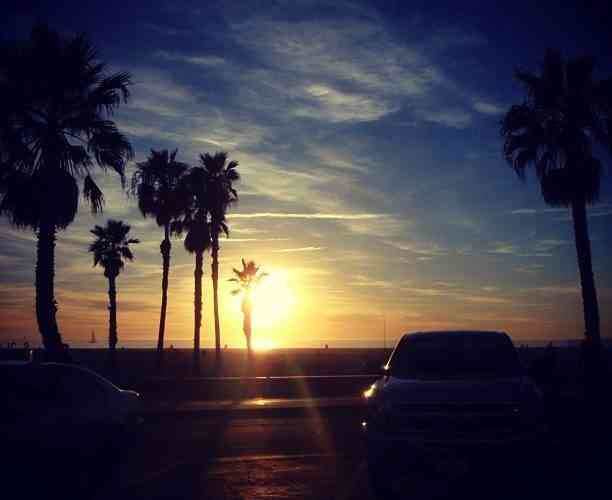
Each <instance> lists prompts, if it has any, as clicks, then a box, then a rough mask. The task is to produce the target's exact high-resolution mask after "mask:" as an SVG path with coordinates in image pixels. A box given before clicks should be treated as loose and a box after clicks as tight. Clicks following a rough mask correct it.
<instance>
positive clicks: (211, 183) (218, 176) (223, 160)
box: [200, 152, 240, 361]
mask: <svg viewBox="0 0 612 500" xmlns="http://www.w3.org/2000/svg"><path fill="white" fill-rule="evenodd" d="M200 164H201V166H202V168H203V169H204V171H205V172H206V195H207V199H208V210H209V213H210V237H211V243H212V245H211V257H212V265H211V271H212V284H213V307H214V316H215V353H216V357H217V361H219V359H220V357H221V325H220V321H219V293H218V291H219V236H220V234H221V233H225V235H226V236H229V229H228V226H227V223H226V219H225V214H226V213H227V209H228V207H229V206H230V205H231V204H232V203H235V202H236V201H238V193H237V192H236V190H235V189H234V183H235V182H236V181H238V180H239V179H240V174H239V173H238V170H236V169H237V168H238V162H237V161H228V158H227V153H225V152H217V153H215V154H214V155H210V154H208V153H205V154H201V155H200Z"/></svg>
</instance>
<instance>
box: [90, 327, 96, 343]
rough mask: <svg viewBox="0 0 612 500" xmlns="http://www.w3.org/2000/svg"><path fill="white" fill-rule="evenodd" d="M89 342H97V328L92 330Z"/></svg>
mask: <svg viewBox="0 0 612 500" xmlns="http://www.w3.org/2000/svg"><path fill="white" fill-rule="evenodd" d="M89 343H90V344H95V343H96V332H95V330H92V331H91V338H90V339H89Z"/></svg>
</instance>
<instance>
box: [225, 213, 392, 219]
mask: <svg viewBox="0 0 612 500" xmlns="http://www.w3.org/2000/svg"><path fill="white" fill-rule="evenodd" d="M388 215H389V214H368V213H363V214H325V213H292V212H254V213H238V214H229V215H228V218H230V219H331V220H372V219H381V218H384V217H387V216H388Z"/></svg>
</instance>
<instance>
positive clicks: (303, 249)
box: [270, 247, 325, 253]
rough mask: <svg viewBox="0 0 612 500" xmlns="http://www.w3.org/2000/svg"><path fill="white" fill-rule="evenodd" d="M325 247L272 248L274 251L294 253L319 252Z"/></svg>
mask: <svg viewBox="0 0 612 500" xmlns="http://www.w3.org/2000/svg"><path fill="white" fill-rule="evenodd" d="M324 249H325V247H298V248H280V249H278V250H270V251H271V252H273V253H293V252H318V251H320V250H324Z"/></svg>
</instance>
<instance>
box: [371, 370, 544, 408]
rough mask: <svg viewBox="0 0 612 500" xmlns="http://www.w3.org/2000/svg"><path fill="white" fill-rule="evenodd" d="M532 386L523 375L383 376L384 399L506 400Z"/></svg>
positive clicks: (441, 401)
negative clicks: (466, 377) (489, 377)
mask: <svg viewBox="0 0 612 500" xmlns="http://www.w3.org/2000/svg"><path fill="white" fill-rule="evenodd" d="M534 390H535V388H534V387H533V386H532V384H531V383H530V382H529V380H528V379H526V378H525V377H513V378H505V379H496V380H415V379H403V378H397V377H393V376H390V377H387V378H386V380H383V381H382V388H381V393H382V395H383V397H384V399H385V400H388V401H392V402H402V403H438V404H446V403H448V404H453V403H456V404H459V403H475V402H476V403H484V404H495V403H508V402H515V401H516V402H518V401H520V400H522V399H523V398H524V397H525V395H526V393H532V392H533V391H534Z"/></svg>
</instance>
